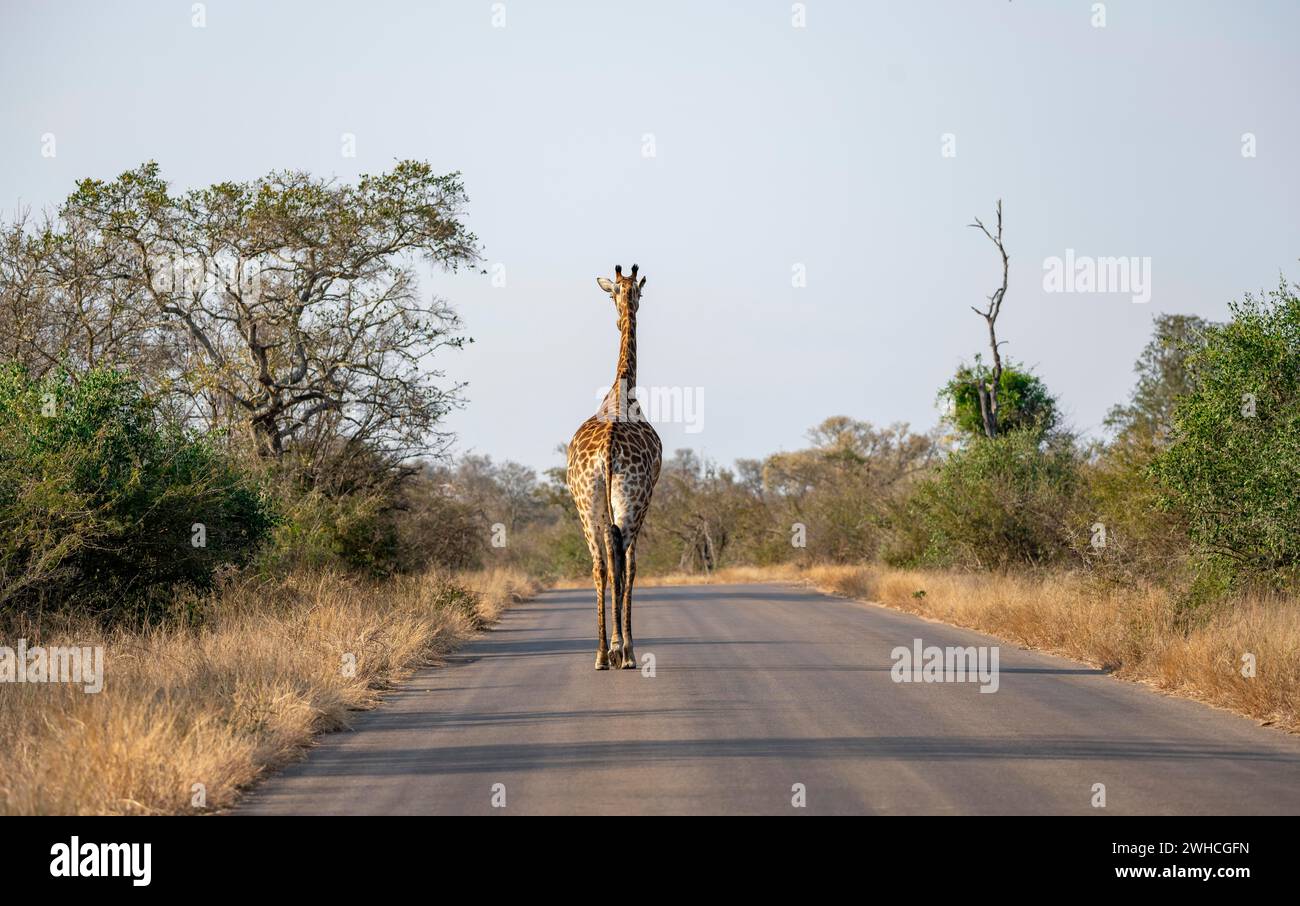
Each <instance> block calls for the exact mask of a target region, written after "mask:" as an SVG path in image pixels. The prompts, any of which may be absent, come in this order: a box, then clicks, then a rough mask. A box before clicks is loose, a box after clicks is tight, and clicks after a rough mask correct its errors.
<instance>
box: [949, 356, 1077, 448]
mask: <svg viewBox="0 0 1300 906" xmlns="http://www.w3.org/2000/svg"><path fill="white" fill-rule="evenodd" d="M991 381H992V373H991V371H990V370H989V369H988V368H987V367H986V366H984V365H983V364H982V363H981V362H980V359H979V357H978V356H976V358H975V364H974V365H962V366H961V367H959V368H958V369H957V373H956V375H954V376H953V379H952V380H950V381H949V382H948V383H947V384H946V385H945V386H944V387H943V389H942V390H940V391H939V398H940V399H941V400H947V402H948V405H949V410H948V414H947V416H946V419H947V421H949V422H951V423H952V424H953V426H954V427H956V428H957V429H958V430H959V431H961V432H962V433H963V434H965V435H967V436H968V437H986V436H988V434H987V425H988V423H987V420H986V419H985V414H986V413H987V412H988V411H989V407H988V406H987V405H986V404H982V403H981V394H982V393H983V392H984V391H983V390H982V389H981V388H983V387H985V386H987V385H988V384H990V383H991ZM997 386H998V392H997V393H996V394H995V397H996V400H995V401H996V403H997V406H996V408H997V412H998V431H999V433H1003V434H1005V433H1007V432H1008V431H1031V432H1033V433H1034V434H1036V435H1038V436H1042V435H1044V434H1047V433H1049V432H1051V431H1052V430H1053V429H1055V428H1056V426H1057V423H1058V421H1059V418H1060V415H1059V413H1058V411H1057V405H1056V398H1055V397H1053V396H1052V394H1051V392H1050V391H1048V389H1047V385H1046V384H1044V383H1043V381H1042V379H1041V378H1040V377H1038V375H1036V374H1034V373H1033V372H1031V371H1030V370H1029V369H1028V368H1025V367H1024V366H1022V365H1017V364H1016V363H1014V362H1007V364H1006V365H1005V367H1003V368H1002V370H1001V373H1000V374H999V376H998V384H997Z"/></svg>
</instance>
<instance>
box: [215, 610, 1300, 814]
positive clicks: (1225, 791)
mask: <svg viewBox="0 0 1300 906" xmlns="http://www.w3.org/2000/svg"><path fill="white" fill-rule="evenodd" d="M634 606H635V610H634V613H635V618H636V653H637V656H638V658H640V659H642V660H644V659H645V657H646V655H653V656H654V676H646V675H644V672H643V671H642V670H622V671H618V670H610V671H606V672H597V671H595V670H593V669H592V663H593V659H594V656H595V642H594V637H593V633H594V628H595V614H594V610H595V607H594V603H593V593H592V592H591V591H590V590H588V589H579V590H565V591H554V592H549V593H546V594H543V595H542V596H541V597H539V598H537V599H536V600H534V601H531V602H528V603H526V604H522V605H518V606H516V607H514V608H513V609H512V610H510V611H508V612H507V613H506V615H505V618H504V619H503V620H502V621H501V623H500V624H498V625H497V627H496V628H495V629H493V630H492V631H490V632H488V633H485V634H484V635H482V636H480V637H479V638H478V639H477V640H476V641H474V642H472V643H471V644H469V645H468V646H466V647H465V648H463V649H461V651H460V652H459V653H458V654H457V655H456V656H455V657H454V658H453V659H452V660H451V661H450V663H448V664H447V665H446V666H443V667H439V668H434V669H429V670H425V671H422V672H421V673H419V674H417V675H416V676H415V677H413V678H412V680H411V681H409V682H408V683H406V684H405V685H404V686H403V687H402V688H401V689H400V690H398V691H397V692H395V693H394V694H393V695H392V696H391V697H390V699H389V700H388V702H387V703H386V704H384V705H383V706H382V707H381V708H379V709H378V710H375V711H370V712H363V713H359V714H357V715H356V721H355V724H354V729H353V730H352V731H345V732H341V733H333V734H329V735H327V736H325V737H323V738H322V739H321V740H320V742H319V744H318V745H317V746H315V747H314V748H313V749H312V750H311V752H310V753H309V755H308V757H307V758H306V759H305V760H304V761H302V762H300V763H297V764H294V765H291V766H290V767H288V768H287V769H285V770H284V771H282V772H280V773H279V774H278V775H277V776H274V777H272V778H270V779H269V780H268V781H267V782H265V783H263V784H262V785H260V786H259V787H258V788H257V789H256V790H254V791H253V793H252V794H250V795H249V796H248V797H247V798H246V799H245V801H244V804H243V806H242V807H241V808H240V809H238V810H237V811H238V812H240V813H245V814H478V815H481V814H555V813H560V814H569V813H579V814H603V815H640V814H656V813H674V814H675V813H708V814H716V813H745V814H749V813H772V814H786V813H789V814H808V813H840V814H845V813H848V814H904V813H925V814H1041V813H1048V814H1081V815H1082V814H1232V815H1244V814H1266V813H1286V814H1300V738H1297V737H1294V736H1289V735H1287V734H1285V733H1282V732H1280V731H1276V730H1271V729H1268V728H1264V727H1259V726H1257V725H1255V723H1253V722H1252V721H1249V720H1246V719H1244V718H1241V717H1237V716H1234V715H1231V714H1228V713H1225V712H1222V711H1217V710H1215V709H1212V708H1209V707H1206V706H1204V705H1200V704H1197V703H1195V702H1190V701H1184V700H1180V699H1176V698H1171V697H1167V696H1163V695H1160V694H1158V693H1155V692H1153V691H1151V690H1149V689H1146V688H1144V687H1141V686H1137V685H1134V684H1131V683H1125V682H1121V681H1119V680H1116V679H1113V678H1111V677H1109V676H1106V675H1104V674H1103V673H1101V672H1100V671H1098V670H1094V669H1092V668H1089V667H1087V666H1085V665H1082V664H1078V663H1075V662H1072V661H1068V660H1064V659H1061V658H1057V657H1050V656H1047V655H1044V654H1040V653H1038V652H1033V651H1024V650H1021V649H1019V648H1017V647H1016V646H1014V645H1010V644H1007V643H1001V644H1000V643H999V642H998V641H997V640H996V639H993V638H991V637H988V636H984V635H981V634H979V633H974V632H969V631H967V630H963V629H956V628H953V627H949V626H944V625H942V624H938V623H932V622H928V621H925V620H921V619H918V618H915V617H912V616H908V615H906V614H900V613H897V612H894V611H890V610H886V609H884V608H881V607H876V606H873V605H868V604H857V603H853V602H849V601H845V600H841V599H838V598H831V597H827V596H824V595H819V594H816V593H814V592H809V591H806V590H803V589H796V588H790V587H784V586H774V585H726V586H723V585H714V586H698V587H673V588H645V589H638V590H637V600H636V603H635V605H634ZM914 639H921V640H922V642H923V644H924V645H926V646H929V645H937V646H972V645H974V646H985V645H987V646H993V645H997V646H999V649H1000V650H999V668H1000V670H999V675H998V689H997V691H996V692H994V693H991V694H990V693H982V692H980V691H979V688H980V686H979V684H978V683H973V682H944V683H897V682H894V681H893V679H892V678H891V667H893V665H894V661H893V660H892V659H891V652H892V651H893V650H894V648H895V647H896V646H903V647H908V648H910V647H911V646H912V645H913V640H914ZM498 784H500V785H504V786H503V787H501V786H497V785H498ZM796 784H801V785H802V791H803V799H804V802H805V805H804V807H803V808H797V807H796V806H795V805H794V804H793V803H794V801H795V799H796V798H797V797H798V795H799V791H798V789H797V788H796ZM1095 784H1104V785H1105V807H1104V808H1096V807H1094V806H1093V804H1092V803H1093V801H1094V799H1095V798H1096V795H1097V793H1096V792H1095V789H1094V785H1095ZM494 790H495V792H494ZM502 791H504V802H505V805H504V808H498V807H494V805H493V799H494V797H495V799H496V801H497V802H498V803H500V802H501V799H502Z"/></svg>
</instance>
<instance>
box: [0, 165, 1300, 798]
mask: <svg viewBox="0 0 1300 906" xmlns="http://www.w3.org/2000/svg"><path fill="white" fill-rule="evenodd" d="M465 204H466V194H465V189H464V187H463V185H462V183H461V181H460V179H459V177H458V176H457V175H456V174H447V175H439V174H436V173H434V172H433V171H432V170H431V169H430V168H429V167H428V166H427V165H426V164H422V163H419V162H412V161H406V162H402V163H399V164H397V165H395V166H394V168H393V169H392V170H391V171H389V172H387V173H383V174H379V175H377V176H368V177H363V178H361V179H360V180H359V181H358V182H357V183H356V184H354V185H350V184H341V183H336V182H331V181H326V180H320V179H317V178H313V177H311V176H310V175H308V174H305V173H297V172H277V173H272V174H269V175H267V176H266V177H263V178H261V179H258V180H254V181H251V182H247V183H221V184H218V185H214V186H210V187H207V188H203V189H195V190H191V191H188V192H184V193H177V192H174V191H173V190H172V189H171V187H170V186H169V185H168V184H167V183H166V182H165V181H164V179H163V177H162V175H161V173H160V171H159V168H158V167H157V166H156V165H153V164H146V165H144V166H142V167H139V168H137V169H135V170H132V171H129V172H127V173H124V174H122V175H121V176H120V177H118V178H117V179H115V180H112V181H107V182H103V181H98V180H86V181H84V182H82V183H81V184H79V185H78V186H77V187H76V189H75V191H74V192H73V193H72V194H71V195H70V196H69V197H68V199H67V200H66V202H65V203H64V204H63V205H61V206H60V207H59V208H58V209H57V210H55V211H52V212H49V213H48V214H46V215H44V216H43V217H41V218H32V217H30V216H27V217H22V218H19V219H18V220H16V221H15V222H12V223H10V224H8V225H7V226H4V227H3V228H0V359H3V365H2V367H0V634H2V636H3V640H4V641H5V642H6V643H10V644H11V643H12V641H11V640H14V639H18V638H23V639H26V640H27V641H28V643H29V644H32V645H38V644H39V645H58V644H75V645H102V646H103V647H104V650H105V657H106V664H105V672H106V674H107V675H108V676H109V677H110V681H108V682H106V684H105V689H104V691H103V692H101V693H98V694H94V695H87V694H83V693H82V692H81V691H80V690H79V689H76V688H75V687H68V686H63V685H58V684H40V685H32V684H13V683H0V812H22V813H30V812H43V811H54V812H61V811H89V812H106V813H112V812H190V811H194V810H205V809H212V808H220V807H221V806H223V805H226V804H228V803H230V802H231V801H233V799H234V797H235V796H236V795H237V792H238V790H239V789H240V788H241V787H243V786H245V785H247V784H248V783H250V782H251V781H252V780H254V779H255V778H256V777H257V776H258V775H259V774H260V773H261V772H263V771H265V770H266V769H267V768H268V767H270V766H272V765H275V764H278V763H280V762H281V761H283V760H284V759H286V758H289V757H292V755H293V753H294V752H295V751H296V750H297V748H298V747H299V746H301V745H302V744H303V743H304V742H305V741H306V740H308V739H309V738H310V736H311V735H312V734H313V733H315V732H319V731H320V730H322V729H325V728H330V727H336V726H340V725H342V724H344V723H345V722H346V719H347V712H348V711H349V710H350V709H354V708H358V707H365V706H367V705H368V704H370V703H371V702H373V701H374V699H375V696H376V694H377V692H378V690H381V689H382V688H384V687H385V686H386V685H387V684H389V683H391V682H392V681H393V680H394V679H395V678H397V677H399V676H401V675H402V674H403V673H404V672H406V671H408V670H410V669H413V668H414V667H415V666H417V665H419V664H420V663H423V662H426V661H428V660H429V659H431V658H436V657H437V656H439V655H440V654H441V653H443V652H445V651H447V650H448V649H449V647H450V646H452V645H454V644H455V643H456V642H457V641H459V640H460V639H462V638H464V637H465V636H466V634H468V633H469V632H471V631H473V630H474V629H475V628H477V627H481V626H483V625H485V624H486V623H487V622H490V621H491V620H492V619H493V618H494V617H495V615H496V614H497V613H498V612H499V610H500V609H501V608H502V607H503V606H505V605H506V604H508V603H509V602H510V601H511V600H513V599H516V598H518V597H520V596H522V595H526V594H528V593H529V592H530V590H532V589H533V588H535V587H536V586H537V584H538V583H539V582H546V581H556V580H568V579H579V580H580V581H586V577H587V575H588V574H589V568H590V565H589V560H588V555H587V550H586V545H585V543H584V541H583V538H582V533H581V530H580V528H579V525H578V522H577V518H576V514H575V513H574V511H573V508H572V506H571V504H570V502H569V499H568V494H567V491H566V489H565V487H564V475H563V467H562V466H560V465H559V462H560V461H562V456H559V455H557V457H556V460H557V466H556V468H554V469H551V470H549V471H548V472H546V473H544V474H542V475H538V474H537V473H536V472H534V471H533V470H531V469H529V468H527V467H524V466H521V465H518V464H516V463H510V462H493V461H492V460H491V459H490V458H488V457H484V456H463V457H459V458H451V457H449V456H447V455H446V451H447V447H448V444H449V442H450V440H451V438H450V437H449V436H448V435H447V434H446V433H445V432H444V431H443V430H442V427H441V426H442V421H443V418H444V416H445V415H446V414H447V413H448V412H449V411H450V410H451V409H452V408H454V407H456V406H458V405H461V403H462V387H461V386H460V385H459V384H458V383H457V382H456V381H454V380H453V379H450V378H448V377H447V376H446V372H445V371H444V367H445V365H446V360H447V357H446V353H447V352H448V351H449V350H454V349H455V348H457V347H459V346H460V345H461V344H463V343H464V342H465V341H466V337H465V336H464V333H463V328H462V325H461V322H460V320H459V318H458V317H457V315H456V313H455V311H454V309H453V308H452V307H451V306H450V304H448V303H446V302H444V301H442V300H438V299H433V300H432V301H431V300H430V299H429V298H428V296H427V295H423V296H422V295H421V294H420V291H419V286H418V280H417V276H418V273H419V269H420V268H421V267H424V268H431V269H433V270H435V271H436V270H437V269H440V268H446V269H456V268H460V267H473V266H475V265H476V263H477V261H478V257H479V251H478V241H477V239H476V238H475V237H474V235H473V234H472V233H471V232H469V230H468V229H467V227H466V225H465V222H464V221H465V214H464V208H465ZM1001 221H1002V218H1001V209H1000V207H999V209H998V218H997V223H996V225H995V226H992V227H985V226H984V225H983V224H982V223H980V222H979V221H976V223H975V224H974V226H976V227H977V228H978V229H979V230H980V231H981V232H982V234H983V235H984V236H985V237H987V238H988V239H989V240H990V241H991V243H992V244H993V245H994V248H995V249H996V251H997V253H998V256H999V263H1000V276H1001V281H1000V284H999V285H998V286H997V287H996V288H995V289H994V292H993V293H992V294H991V295H990V296H989V297H988V300H987V304H986V305H985V306H982V307H976V309H975V311H976V314H978V315H979V316H980V317H981V318H982V320H983V321H984V325H983V327H984V328H985V329H986V332H987V354H988V358H987V359H985V358H984V356H983V354H981V355H976V356H973V358H972V359H971V361H970V362H968V363H964V364H962V365H961V366H959V367H958V368H957V369H956V371H955V373H954V375H953V377H952V379H951V380H950V381H948V382H947V383H946V384H945V385H944V386H943V387H940V388H936V390H937V395H938V401H939V404H940V407H941V409H942V410H943V411H944V413H945V415H944V418H943V420H942V422H941V423H940V424H939V425H938V426H937V427H936V428H934V429H933V430H928V431H923V432H921V431H915V430H913V429H912V428H911V427H909V426H907V425H901V424H896V425H889V426H878V425H872V424H868V423H866V422H863V421H860V420H856V419H854V418H852V417H850V416H843V415H841V416H834V417H830V418H827V419H825V420H824V421H822V422H821V423H820V424H818V425H816V426H814V427H813V428H812V429H811V430H810V432H809V435H808V443H807V445H806V446H805V447H804V448H803V449H800V450H797V451H794V452H785V453H778V454H774V455H772V456H768V457H766V458H764V459H757V460H742V461H739V462H736V463H734V464H733V465H730V466H723V465H720V464H718V463H714V462H711V461H708V460H705V459H702V458H701V457H700V456H699V455H697V454H696V453H694V452H693V451H690V450H680V451H677V452H676V453H675V454H673V455H672V456H669V457H666V459H665V462H664V466H663V471H662V474H661V477H660V481H659V485H658V488H657V490H656V493H655V498H654V503H653V505H652V507H651V510H650V515H649V519H648V522H647V524H646V526H645V529H644V531H643V534H642V537H641V541H640V545H639V562H640V575H641V576H643V577H645V579H644V584H652V583H653V582H654V581H656V577H657V578H658V579H659V580H662V579H663V578H664V577H673V578H674V579H675V580H678V581H681V580H686V581H709V580H717V579H719V578H723V577H744V578H778V579H789V580H797V581H806V582H810V583H812V584H815V585H817V586H819V587H822V588H826V589H828V590H832V591H835V592H838V593H841V594H847V595H850V596H854V597H863V598H870V599H873V600H878V601H881V602H882V603H885V604H888V605H890V606H895V607H900V608H903V609H907V610H911V611H915V612H918V613H924V614H927V615H932V616H936V617H939V618H942V619H947V620H951V621H953V622H959V623H963V624H965V625H969V626H973V627H976V628H981V629H985V630H987V631H990V632H994V633H998V634H1001V635H1003V636H1005V637H1007V638H1011V639H1014V640H1015V641H1017V642H1020V643H1022V644H1028V645H1037V646H1041V647H1044V648H1048V649H1051V650H1056V651H1060V652H1062V653H1065V654H1069V655H1071V656H1074V657H1078V658H1082V659H1084V660H1089V661H1092V662H1094V663H1098V664H1103V665H1105V666H1107V667H1108V668H1110V669H1112V670H1114V671H1116V672H1117V673H1118V674H1119V675H1122V676H1126V677H1130V678H1133V679H1141V680H1146V681H1150V682H1153V683H1156V684H1158V685H1161V686H1162V687H1164V688H1167V689H1170V690H1171V691H1178V692H1182V693H1185V694H1192V695H1196V696H1199V697H1202V698H1205V699H1207V700H1210V701H1213V702H1215V703H1218V704H1222V705H1225V706H1228V707H1233V708H1236V709H1238V710H1241V711H1243V712H1245V713H1248V714H1251V715H1253V716H1256V717H1258V718H1260V719H1261V720H1266V721H1276V722H1278V723H1280V724H1283V725H1285V726H1288V727H1290V728H1292V729H1297V728H1300V720H1298V718H1297V710H1298V709H1297V705H1296V703H1297V701H1300V668H1297V664H1300V608H1297V601H1296V591H1297V588H1296V583H1297V580H1298V579H1300V575H1298V573H1297V568H1298V566H1300V542H1297V538H1300V503H1298V502H1297V501H1298V500H1300V498H1297V496H1296V494H1295V493H1294V490H1293V488H1292V487H1291V485H1292V484H1293V483H1294V478H1295V476H1296V475H1298V474H1300V294H1298V292H1297V288H1296V287H1295V286H1293V285H1290V284H1286V283H1283V284H1281V285H1279V286H1278V287H1277V288H1276V289H1275V290H1273V291H1271V292H1268V293H1265V294H1263V295H1261V296H1258V297H1256V296H1247V297H1245V299H1244V300H1242V301H1241V302H1239V303H1236V304H1234V305H1233V307H1232V309H1231V317H1230V319H1229V320H1228V321H1227V322H1225V323H1222V324H1215V323H1209V322H1206V321H1204V320H1202V319H1199V318H1196V317H1191V316H1181V315H1161V316H1158V317H1157V318H1156V319H1155V321H1154V325H1153V334H1152V337H1151V340H1150V342H1149V344H1148V345H1147V347H1146V349H1145V350H1144V351H1143V353H1142V355H1141V357H1140V358H1139V360H1138V362H1137V365H1136V368H1135V372H1136V382H1135V385H1134V389H1133V392H1132V394H1131V395H1130V397H1129V399H1128V400H1127V401H1125V402H1123V403H1121V404H1120V405H1117V406H1116V407H1115V408H1114V409H1113V410H1112V411H1111V413H1110V416H1109V418H1108V419H1107V428H1108V431H1107V435H1106V437H1105V438H1104V439H1101V440H1083V439H1081V438H1079V437H1078V436H1076V435H1074V434H1073V433H1072V432H1071V431H1070V429H1069V427H1068V426H1066V425H1063V424H1062V421H1061V417H1060V411H1061V406H1060V403H1059V401H1058V399H1057V398H1056V396H1055V395H1054V394H1053V393H1052V391H1051V390H1050V388H1048V387H1047V386H1046V384H1045V382H1044V381H1043V380H1042V379H1041V377H1039V376H1038V375H1036V374H1034V373H1033V370H1032V369H1030V368H1028V367H1027V366H1025V365H1023V364H1021V363H1018V362H1013V361H1009V360H1008V361H1004V360H1003V357H1002V354H1001V351H1000V347H1001V342H1000V341H999V339H998V337H997V319H998V315H999V313H1000V311H1001V307H1002V305H1003V303H1004V301H1005V297H1006V293H1007V287H1008V274H1009V268H1008V264H1007V262H1008V257H1007V255H1006V252H1005V249H1004V248H1003V245H1002V235H1003V234H1002V222H1001ZM1243 659H1245V660H1248V661H1249V663H1250V666H1251V670H1250V671H1246V670H1245V669H1244V668H1243V663H1245V661H1244V660H1243ZM1247 672H1248V673H1249V675H1246V674H1247ZM37 715H39V719H37ZM196 785H199V786H197V787H196ZM200 789H201V791H202V794H201V795H199V794H198V793H196V790H200Z"/></svg>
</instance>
